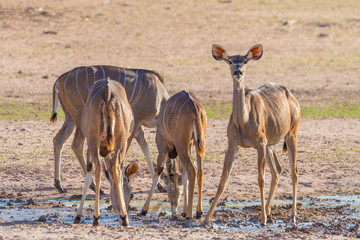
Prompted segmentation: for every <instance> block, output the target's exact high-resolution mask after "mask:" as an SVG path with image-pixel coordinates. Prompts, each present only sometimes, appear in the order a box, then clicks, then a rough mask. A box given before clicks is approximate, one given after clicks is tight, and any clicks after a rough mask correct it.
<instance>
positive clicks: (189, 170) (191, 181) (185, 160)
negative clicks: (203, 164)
mask: <svg viewBox="0 0 360 240" xmlns="http://www.w3.org/2000/svg"><path fill="white" fill-rule="evenodd" d="M179 160H180V162H181V163H182V164H183V166H184V169H185V172H186V174H187V181H188V200H187V206H186V209H185V212H186V216H185V217H186V218H188V219H192V218H193V213H192V209H193V204H194V192H195V181H196V169H195V167H194V164H193V163H192V162H191V158H190V156H189V155H188V153H179Z"/></svg>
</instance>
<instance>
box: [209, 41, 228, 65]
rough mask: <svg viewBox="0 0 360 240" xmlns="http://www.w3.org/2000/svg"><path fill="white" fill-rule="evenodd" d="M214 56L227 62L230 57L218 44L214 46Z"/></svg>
mask: <svg viewBox="0 0 360 240" xmlns="http://www.w3.org/2000/svg"><path fill="white" fill-rule="evenodd" d="M212 55H213V57H214V58H215V59H216V60H224V61H226V62H227V61H228V59H229V55H228V54H227V52H226V50H225V49H224V48H223V47H222V46H220V45H218V44H214V45H213V46H212Z"/></svg>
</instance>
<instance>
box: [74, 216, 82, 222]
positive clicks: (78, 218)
mask: <svg viewBox="0 0 360 240" xmlns="http://www.w3.org/2000/svg"><path fill="white" fill-rule="evenodd" d="M80 221H81V216H76V217H75V219H74V223H75V224H79V223H80Z"/></svg>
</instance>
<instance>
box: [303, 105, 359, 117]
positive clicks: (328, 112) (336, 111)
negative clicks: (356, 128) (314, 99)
mask: <svg viewBox="0 0 360 240" xmlns="http://www.w3.org/2000/svg"><path fill="white" fill-rule="evenodd" d="M301 111H302V117H305V118H341V117H350V118H354V117H360V105H359V104H349V105H329V106H317V105H314V106H303V107H301Z"/></svg>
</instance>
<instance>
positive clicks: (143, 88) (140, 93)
mask: <svg viewBox="0 0 360 240" xmlns="http://www.w3.org/2000/svg"><path fill="white" fill-rule="evenodd" d="M143 79H144V74H143V75H142V78H141V79H140V83H139V84H140V85H139V87H140V89H139V91H138V94H137V95H136V99H135V101H134V104H133V106H135V105H136V104H137V103H138V102H139V100H140V98H141V96H142V94H143V92H144V90H145V87H142V86H143V85H144V84H143V83H144V81H143Z"/></svg>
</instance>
